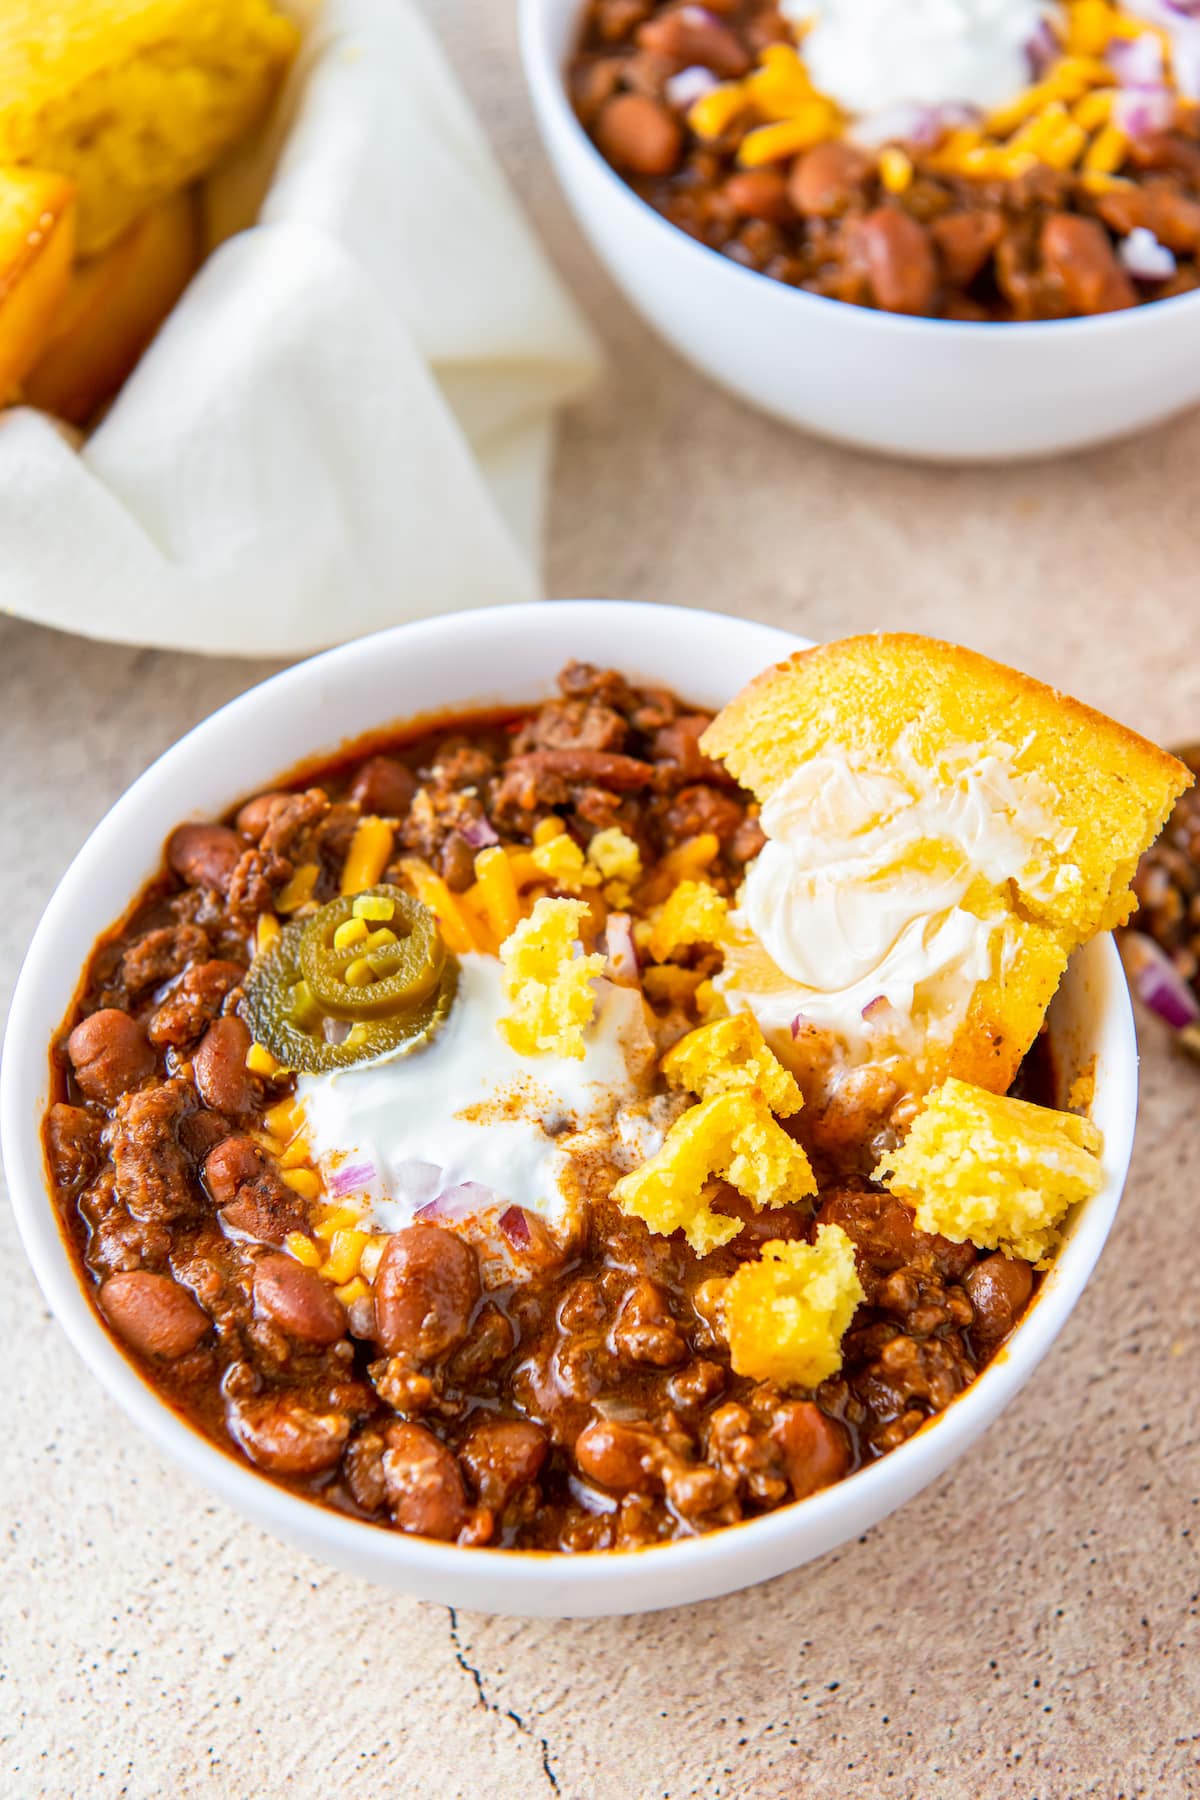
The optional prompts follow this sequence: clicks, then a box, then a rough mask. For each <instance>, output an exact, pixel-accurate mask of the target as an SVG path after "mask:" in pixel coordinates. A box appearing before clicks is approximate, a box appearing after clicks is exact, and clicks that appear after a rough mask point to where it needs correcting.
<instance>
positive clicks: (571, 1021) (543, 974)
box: [499, 899, 604, 1060]
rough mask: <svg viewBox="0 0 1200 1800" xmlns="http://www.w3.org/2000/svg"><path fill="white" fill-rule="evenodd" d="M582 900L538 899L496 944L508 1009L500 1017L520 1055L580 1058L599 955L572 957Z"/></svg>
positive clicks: (584, 909) (598, 971)
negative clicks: (508, 934)
mask: <svg viewBox="0 0 1200 1800" xmlns="http://www.w3.org/2000/svg"><path fill="white" fill-rule="evenodd" d="M587 910H588V909H587V906H586V904H585V903H584V902H583V901H582V900H551V899H541V900H538V901H536V902H535V904H534V908H533V911H532V912H531V913H530V915H529V917H528V918H527V919H522V920H521V923H520V924H519V925H518V926H517V927H516V929H515V930H514V931H513V932H512V933H511V934H510V936H508V937H506V938H505V940H504V942H503V943H502V944H501V946H500V961H501V963H502V964H503V966H504V997H505V999H506V1000H507V1001H508V1003H509V1005H510V1007H511V1008H512V1010H511V1012H510V1013H509V1014H508V1015H507V1017H505V1018H502V1019H501V1020H500V1021H499V1027H500V1030H501V1032H502V1033H503V1035H504V1037H505V1039H506V1040H507V1041H508V1043H509V1044H511V1045H512V1047H513V1049H514V1050H515V1051H516V1052H517V1054H518V1055H519V1056H537V1055H539V1054H541V1053H542V1052H543V1051H549V1052H553V1053H555V1054H556V1055H558V1056H571V1057H575V1058H577V1059H580V1060H582V1057H583V1033H584V1028H585V1026H586V1025H587V1024H588V1022H589V1020H590V1019H591V1016H592V1013H593V1011H594V1010H595V1006H596V994H595V990H594V989H593V987H592V980H593V977H595V976H597V975H599V974H601V973H602V972H603V969H604V958H603V957H602V956H599V955H592V956H576V955H575V945H576V942H577V940H578V937H579V925H580V921H581V919H582V918H583V917H584V915H585V913H586V912H587Z"/></svg>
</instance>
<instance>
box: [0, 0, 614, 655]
mask: <svg viewBox="0 0 1200 1800" xmlns="http://www.w3.org/2000/svg"><path fill="white" fill-rule="evenodd" d="M206 199H207V205H208V216H209V220H210V228H211V235H212V237H213V239H214V241H217V242H218V243H219V247H218V248H217V249H215V250H214V252H213V254H212V255H211V256H210V257H209V259H208V261H207V262H206V263H205V265H204V267H203V268H202V269H201V270H200V272H199V274H198V275H197V276H196V278H195V280H194V281H193V282H192V284H191V286H190V287H189V288H188V290H187V292H186V293H185V295H184V296H183V298H182V299H181V301H180V302H179V304H178V305H177V306H176V308H175V310H174V312H173V313H172V314H171V316H170V318H169V319H168V320H167V322H166V324H165V325H164V326H163V328H162V330H161V331H160V333H159V335H158V337H157V338H156V339H155V341H154V343H153V345H152V346H151V348H150V349H149V351H148V352H147V353H146V355H145V356H144V357H143V358H142V361H141V363H140V364H139V366H138V368H137V369H136V370H135V372H134V374H133V375H132V377H131V378H130V380H129V381H128V382H127V383H126V384H125V387H124V388H123V390H122V391H121V393H120V395H119V396H118V398H117V400H116V402H115V403H114V405H113V406H112V408H111V410H110V411H109V413H108V414H107V416H106V417H105V419H104V421H103V423H102V424H101V425H100V426H99V427H98V429H96V430H95V431H94V432H93V433H92V435H91V436H90V437H89V438H87V439H86V440H85V441H81V440H80V439H79V437H78V435H77V434H76V433H73V432H70V431H68V430H66V429H64V428H62V427H60V426H58V425H57V424H56V423H55V422H54V421H53V420H51V419H49V418H47V417H45V416H44V415H42V414H40V413H37V412H35V411H33V410H32V409H30V408H25V407H22V408H17V409H14V410H12V411H10V412H7V413H4V414H2V415H0V608H3V609H5V610H7V611H9V612H13V613H18V614H21V615H23V616H24V617H26V618H30V619H36V620H39V621H41V622H43V623H45V624H48V625H55V626H59V627H61V628H64V629H66V630H68V631H76V632H83V633H86V634H87V635H89V636H93V637H101V638H110V639H115V640H118V641H121V642H133V643H142V644H155V645H162V646H166V647H170V648H174V649H187V650H206V651H214V652H217V651H219V652H224V653H234V654H238V653H240V654H246V655H298V654H300V653H302V652H305V651H309V650H312V649H315V648H318V647H320V646H323V645H326V644H330V643H334V642H338V641H340V640H342V639H345V638H349V637H355V636H358V635H360V634H361V633H363V632H367V631H373V630H375V629H377V628H378V627H380V626H383V625H387V624H390V623H394V622H395V621H397V620H401V619H406V618H412V617H418V616H422V615H426V614H429V613H437V612H448V611H454V610H457V609H459V608H462V607H470V606H483V605H487V604H489V603H500V602H507V601H515V600H528V599H533V598H536V597H537V595H538V593H539V587H540V578H539V568H538V545H539V540H540V537H541V522H542V501H543V495H544V490H545V477H546V468H547V462H548V454H549V447H550V433H551V427H552V418H553V412H554V409H555V408H556V407H557V406H558V405H559V404H560V403H561V402H562V401H564V400H566V399H568V398H570V397H571V396H572V395H574V394H576V393H578V392H579V391H580V390H581V389H582V388H583V387H584V386H586V385H587V383H588V382H589V380H590V379H591V377H592V375H593V374H594V372H595V369H596V366H597V359H596V352H595V349H594V346H593V342H592V340H591V338H590V336H589V334H588V332H587V330H586V328H585V327H584V325H583V323H582V322H581V320H580V319H579V317H578V315H577V314H576V312H575V310H574V308H573V307H572V305H571V303H570V302H569V301H568V299H567V298H566V296H565V295H564V293H563V291H562V289H561V288H560V286H559V284H558V282H557V280H556V278H555V276H554V274H553V272H552V271H551V269H550V267H549V265H548V263H547V262H546V260H545V258H544V257H543V255H542V253H541V251H540V250H539V248H538V246H537V244H536V242H535V241H534V239H533V237H532V236H531V234H530V232H529V229H528V227H527V226H526V224H525V223H524V221H523V219H522V217H521V215H520V213H519V212H518V210H517V207H516V204H515V202H514V200H513V198H512V195H511V194H510V192H509V190H508V188H507V187H506V185H505V183H504V181H503V179H502V177H501V175H500V174H499V172H498V169H497V166H496V161H495V158H494V156H493V154H492V152H491V150H490V149H489V147H488V144H487V142H486V140H485V138H484V136H483V134H482V132H481V131H480V128H479V126H478V124H477V122H476V121H475V119H474V117H473V115H472V114H471V112H470V110H469V108H468V106H467V104H466V101H465V99H464V97H463V95H462V93H461V92H460V90H459V88H458V86H457V84H456V83H455V81H454V78H453V76H452V75H451V73H450V70H449V68H448V67H447V65H446V63H445V60H444V58H443V56H442V54H441V52H440V50H439V48H438V46H437V44H436V43H435V42H434V41H433V39H432V37H431V35H430V33H429V30H428V28H427V26H426V25H425V23H424V21H423V20H422V18H421V17H420V15H419V14H418V13H417V12H416V10H415V8H414V5H413V3H412V0H326V4H325V5H324V6H323V7H322V8H321V10H320V11H319V12H318V13H317V15H316V17H315V19H314V20H312V22H311V23H310V24H309V28H308V30H307V33H306V37H305V43H304V47H303V49H302V51H301V55H300V58H299V60H298V63H297V67H296V69H295V70H294V72H293V75H292V78H291V83H290V86H289V89H288V91H287V93H286V94H285V96H284V98H283V101H282V103H281V106H280V109H279V114H278V117H277V119H276V121H275V123H274V126H273V128H272V129H271V130H270V131H268V132H267V133H266V134H264V138H263V141H262V142H259V143H256V144H255V145H253V146H250V147H249V148H248V149H247V150H246V151H245V152H243V154H242V155H241V156H240V158H239V159H238V160H237V161H236V163H235V164H234V165H233V166H231V167H229V168H227V169H226V170H224V171H222V173H221V174H220V175H218V176H217V177H214V179H213V180H212V182H210V184H209V191H208V194H207V196H206ZM256 213H257V222H256V223H254V224H252V225H251V226H250V228H249V229H244V230H239V229H238V228H239V227H240V226H242V225H244V224H246V223H247V221H250V220H253V219H254V218H255V214H256ZM231 233H232V234H233V235H231Z"/></svg>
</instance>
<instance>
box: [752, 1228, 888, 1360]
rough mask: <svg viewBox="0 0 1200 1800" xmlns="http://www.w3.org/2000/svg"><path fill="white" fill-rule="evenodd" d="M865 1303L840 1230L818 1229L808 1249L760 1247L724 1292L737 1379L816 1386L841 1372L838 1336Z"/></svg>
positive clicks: (798, 1246)
mask: <svg viewBox="0 0 1200 1800" xmlns="http://www.w3.org/2000/svg"><path fill="white" fill-rule="evenodd" d="M865 1298H866V1296H865V1295H864V1293H863V1286H862V1282H861V1281H860V1280H859V1278H858V1265H857V1263H856V1262H855V1258H854V1246H853V1244H852V1243H851V1242H850V1239H849V1238H848V1237H847V1235H846V1233H845V1232H844V1231H843V1230H842V1228H841V1226H840V1225H819V1226H818V1227H817V1235H816V1241H815V1242H814V1243H811V1244H804V1243H779V1242H775V1243H770V1244H764V1245H763V1250H762V1255H761V1257H760V1258H759V1260H758V1261H757V1262H745V1263H743V1264H742V1266H741V1267H740V1268H739V1269H738V1270H736V1271H735V1273H734V1274H733V1275H732V1276H731V1277H730V1279H729V1282H728V1283H727V1285H726V1287H725V1291H724V1293H723V1294H722V1295H721V1302H720V1313H721V1318H722V1321H723V1324H724V1328H725V1334H726V1337H727V1338H728V1340H729V1354H730V1360H731V1361H732V1363H733V1367H734V1372H735V1374H738V1375H748V1376H749V1377H750V1378H751V1379H752V1380H754V1381H777V1382H779V1383H780V1384H781V1385H783V1386H786V1387H804V1388H815V1387H816V1386H817V1385H818V1383H820V1382H822V1381H824V1380H825V1378H826V1377H827V1376H829V1375H836V1374H837V1371H838V1370H839V1369H840V1368H841V1366H842V1339H843V1337H844V1336H845V1335H846V1331H847V1329H848V1327H849V1325H850V1321H851V1319H853V1317H854V1314H855V1311H856V1309H857V1308H858V1307H859V1306H860V1305H861V1304H862V1302H863V1300H864V1299H865Z"/></svg>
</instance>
